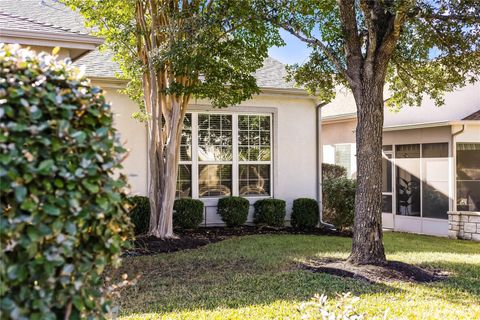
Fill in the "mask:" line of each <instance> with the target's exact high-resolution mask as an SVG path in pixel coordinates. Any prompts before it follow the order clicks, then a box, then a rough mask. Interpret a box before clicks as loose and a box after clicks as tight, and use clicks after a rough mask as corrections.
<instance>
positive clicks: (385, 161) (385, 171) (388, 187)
mask: <svg viewBox="0 0 480 320" xmlns="http://www.w3.org/2000/svg"><path fill="white" fill-rule="evenodd" d="M391 157H392V155H390V154H383V158H382V192H392V161H391V160H390V158H391Z"/></svg>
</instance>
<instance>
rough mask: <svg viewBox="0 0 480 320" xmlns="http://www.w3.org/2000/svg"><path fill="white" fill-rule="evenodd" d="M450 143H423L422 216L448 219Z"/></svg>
mask: <svg viewBox="0 0 480 320" xmlns="http://www.w3.org/2000/svg"><path fill="white" fill-rule="evenodd" d="M448 204H449V197H448V143H426V144H422V217H425V218H436V219H448V214H447V212H448Z"/></svg>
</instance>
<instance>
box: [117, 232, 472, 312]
mask: <svg viewBox="0 0 480 320" xmlns="http://www.w3.org/2000/svg"><path fill="white" fill-rule="evenodd" d="M409 236H410V235H408V236H407V238H409ZM430 238H432V237H427V238H423V237H421V239H420V240H418V241H417V238H416V237H413V238H412V239H410V241H409V240H408V239H406V240H404V239H402V238H401V236H399V235H398V234H397V235H393V234H392V235H388V236H386V239H385V241H386V247H387V251H388V253H389V254H393V256H394V257H395V259H396V260H404V261H405V262H409V263H414V264H417V263H416V262H415V259H416V258H420V259H419V263H418V265H420V266H424V267H425V266H426V267H432V266H433V267H435V268H436V267H438V268H442V269H445V270H448V271H452V275H451V277H450V279H448V280H446V281H443V282H437V283H431V284H425V285H415V286H423V287H424V288H425V290H428V291H429V292H428V294H431V295H432V296H437V297H438V298H440V299H446V300H448V301H450V302H452V303H455V304H462V303H463V301H464V299H465V297H468V296H476V297H479V296H480V289H479V288H480V274H479V272H480V271H479V270H478V269H479V265H478V264H477V263H467V262H461V261H458V262H454V261H451V260H448V261H442V260H441V259H442V257H441V256H439V257H438V259H437V258H436V257H437V256H438V254H439V253H440V254H445V255H448V253H449V252H451V251H452V250H453V249H454V248H455V246H458V244H457V245H455V244H454V245H452V244H450V243H449V242H446V243H443V241H441V242H440V245H438V243H437V245H435V244H434V243H433V244H431V243H430ZM442 240H445V239H442ZM442 244H447V247H448V251H442V250H441V249H442V248H443V247H445V246H443V247H442ZM460 246H462V245H460ZM349 250H350V239H346V238H336V237H319V236H303V235H294V236H291V235H275V236H263V235H262V236H246V237H241V238H232V239H229V240H226V241H223V242H220V243H216V244H213V245H208V246H206V247H202V248H200V249H196V250H191V251H183V252H178V253H174V254H160V255H156V256H145V257H136V258H127V259H125V260H124V263H123V267H122V268H121V269H120V270H118V271H117V272H116V275H117V277H119V276H120V274H123V273H127V274H129V277H130V278H132V277H134V276H135V275H137V274H139V275H140V278H139V281H138V283H137V284H136V285H135V286H133V287H131V288H128V289H127V290H125V291H123V292H122V293H121V297H120V299H118V300H117V301H115V303H116V304H118V305H119V306H120V315H122V316H127V315H132V314H139V313H158V314H166V313H169V312H184V311H194V310H198V309H202V310H213V309H216V308H219V307H223V308H242V307H249V306H253V305H256V306H258V305H268V304H272V303H273V302H276V301H289V302H291V303H294V304H299V303H300V301H305V300H308V299H310V298H311V297H312V296H313V295H314V294H316V293H320V294H321V293H324V294H326V295H328V296H330V297H332V296H335V295H336V294H337V293H343V292H352V294H354V295H358V296H366V295H367V296H370V295H377V294H381V295H397V296H398V295H402V293H403V292H404V291H405V290H409V289H411V287H405V288H404V287H403V286H398V285H389V284H384V283H378V284H367V283H365V282H363V281H358V280H354V279H344V278H340V277H336V276H331V275H326V274H318V273H317V274H315V273H312V272H309V271H305V270H300V269H299V268H298V263H299V262H300V261H302V260H305V259H308V258H310V257H314V256H319V255H320V256H332V257H339V256H343V257H346V255H348V252H349ZM458 251H460V252H462V253H463V252H464V253H468V252H470V253H471V252H472V249H471V248H470V246H469V245H467V248H466V249H465V250H463V249H462V248H461V247H460V248H459V250H458ZM404 256H405V257H406V258H405V259H403V257H404ZM461 256H467V254H462V255H461ZM450 259H454V258H451V257H450ZM422 289H423V288H422ZM468 298H471V297H468Z"/></svg>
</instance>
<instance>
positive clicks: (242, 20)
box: [63, 0, 281, 238]
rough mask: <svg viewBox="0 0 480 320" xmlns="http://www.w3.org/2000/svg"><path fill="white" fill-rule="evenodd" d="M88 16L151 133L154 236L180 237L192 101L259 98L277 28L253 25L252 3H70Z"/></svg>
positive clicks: (222, 104)
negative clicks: (186, 124)
mask: <svg viewBox="0 0 480 320" xmlns="http://www.w3.org/2000/svg"><path fill="white" fill-rule="evenodd" d="M63 2H65V3H67V4H68V5H70V6H71V7H73V8H74V9H76V10H79V11H80V13H81V14H82V15H83V16H84V17H85V18H86V21H87V23H88V24H89V25H90V26H92V27H94V30H95V31H96V33H97V34H98V35H99V36H101V37H104V38H105V46H106V47H107V48H108V49H109V50H110V51H111V52H113V53H114V59H115V60H116V61H117V62H118V63H119V64H120V67H121V70H122V75H120V76H121V77H123V78H125V79H126V80H128V81H129V83H128V86H127V89H126V90H125V91H126V92H127V93H128V94H129V95H130V96H131V97H132V98H133V99H135V100H136V101H138V102H139V104H140V105H141V109H142V113H141V115H142V119H144V120H145V121H146V123H147V127H148V154H149V157H148V163H149V198H150V207H151V219H150V228H149V233H150V234H151V235H153V236H156V237H160V238H169V237H173V236H174V235H173V225H172V213H173V203H174V200H175V191H176V179H177V171H178V161H179V148H180V140H181V133H182V129H183V120H184V117H185V113H186V112H187V110H188V105H189V102H190V99H191V98H192V97H196V98H200V99H208V100H209V101H210V102H211V104H212V105H213V106H214V107H226V106H231V105H235V104H238V103H240V102H241V101H243V100H246V99H248V98H250V97H251V96H252V94H254V93H258V90H259V89H258V87H257V85H256V80H255V78H254V76H253V73H254V71H256V70H257V69H258V68H260V67H261V66H262V64H263V61H264V59H265V58H266V57H267V51H268V48H269V47H270V46H272V45H278V44H281V39H280V38H279V36H278V34H277V31H276V28H275V27H273V26H271V25H269V24H268V23H266V22H265V21H264V20H262V19H259V20H258V19H251V17H252V16H253V15H254V12H252V11H251V10H252V8H253V6H252V3H251V1H236V0H64V1H63Z"/></svg>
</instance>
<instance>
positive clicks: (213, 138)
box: [198, 114, 232, 161]
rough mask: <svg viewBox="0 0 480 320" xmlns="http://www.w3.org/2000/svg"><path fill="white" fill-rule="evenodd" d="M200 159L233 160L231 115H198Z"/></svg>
mask: <svg viewBox="0 0 480 320" xmlns="http://www.w3.org/2000/svg"><path fill="white" fill-rule="evenodd" d="M198 159H199V160H200V161H231V160H232V116H231V115H218V114H217V115H215V114H199V115H198Z"/></svg>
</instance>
